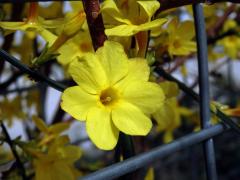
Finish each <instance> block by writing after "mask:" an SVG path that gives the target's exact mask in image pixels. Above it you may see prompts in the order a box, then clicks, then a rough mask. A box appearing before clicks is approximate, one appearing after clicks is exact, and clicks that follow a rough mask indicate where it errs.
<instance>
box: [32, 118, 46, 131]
mask: <svg viewBox="0 0 240 180" xmlns="http://www.w3.org/2000/svg"><path fill="white" fill-rule="evenodd" d="M32 120H33V121H34V123H35V125H36V126H37V128H38V129H39V130H40V131H42V132H45V133H48V127H47V126H46V124H45V123H44V122H43V120H42V119H41V118H39V117H37V116H33V117H32Z"/></svg>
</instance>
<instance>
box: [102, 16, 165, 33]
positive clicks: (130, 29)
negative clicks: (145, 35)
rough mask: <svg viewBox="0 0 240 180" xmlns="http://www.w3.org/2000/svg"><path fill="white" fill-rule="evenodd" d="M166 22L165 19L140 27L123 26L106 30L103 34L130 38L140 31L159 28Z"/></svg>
mask: <svg viewBox="0 0 240 180" xmlns="http://www.w3.org/2000/svg"><path fill="white" fill-rule="evenodd" d="M166 21H167V20H166V19H163V18H161V19H156V20H154V21H151V22H147V23H144V24H141V25H132V24H123V25H118V26H115V27H113V28H110V29H106V30H105V33H106V34H107V35H108V36H132V35H134V34H137V33H138V32H140V31H148V30H151V29H154V28H156V27H160V26H162V25H163V24H164V23H165V22H166Z"/></svg>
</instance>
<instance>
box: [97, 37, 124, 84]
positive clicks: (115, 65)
mask: <svg viewBox="0 0 240 180" xmlns="http://www.w3.org/2000/svg"><path fill="white" fill-rule="evenodd" d="M96 54H97V56H98V58H99V60H100V63H101V64H102V67H103V68H104V70H105V72H106V75H107V77H108V79H109V83H110V85H113V84H115V83H116V82H118V81H119V80H121V79H122V78H124V77H125V76H126V75H127V72H128V57H127V55H126V53H125V51H124V49H123V46H122V45H121V44H119V43H117V42H113V41H105V43H104V46H103V47H101V48H99V49H98V50H97V52H96ZM95 66H97V65H95ZM99 74H100V73H99V72H98V74H97V75H99Z"/></svg>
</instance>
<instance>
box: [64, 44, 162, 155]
mask: <svg viewBox="0 0 240 180" xmlns="http://www.w3.org/2000/svg"><path fill="white" fill-rule="evenodd" d="M69 73H70V75H71V76H72V77H73V79H74V81H76V83H77V84H78V85H77V86H74V87H70V88H68V89H66V90H65V91H64V92H63V95H62V103H61V107H62V109H63V110H65V111H66V112H68V113H69V114H70V115H72V116H73V117H74V118H76V119H77V120H86V129H87V133H88V135H89V137H90V139H91V140H92V141H93V143H94V144H96V146H97V147H98V148H100V149H104V150H110V149H113V148H114V147H115V145H116V143H117V140H118V135H119V131H122V132H124V133H125V134H129V135H146V134H147V133H148V132H149V131H150V130H151V127H152V122H151V120H150V118H149V116H150V114H151V113H154V112H155V111H156V109H157V108H160V107H161V105H162V104H163V99H164V95H163V92H162V90H161V88H160V87H159V86H158V85H157V84H155V83H151V82H148V78H149V73H150V70H149V67H148V65H147V62H146V60H145V59H141V58H132V59H129V60H128V58H127V55H126V54H125V52H124V49H123V47H122V46H121V45H120V44H119V43H116V42H112V41H106V42H105V43H104V46H103V47H101V48H99V49H98V50H97V52H96V53H95V54H93V53H87V54H85V55H84V56H83V57H81V58H79V60H78V61H74V62H73V63H71V64H70V67H69Z"/></svg>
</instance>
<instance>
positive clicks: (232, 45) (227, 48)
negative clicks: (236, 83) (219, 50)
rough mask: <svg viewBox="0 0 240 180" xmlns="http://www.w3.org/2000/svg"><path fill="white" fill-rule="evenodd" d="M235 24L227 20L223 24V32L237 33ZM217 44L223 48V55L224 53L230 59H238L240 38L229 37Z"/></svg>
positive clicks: (237, 36)
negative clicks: (231, 31)
mask: <svg viewBox="0 0 240 180" xmlns="http://www.w3.org/2000/svg"><path fill="white" fill-rule="evenodd" d="M237 28H238V25H237V22H236V21H234V20H227V21H226V23H225V24H224V27H223V31H224V32H227V31H229V30H235V31H238V29H237ZM218 44H219V45H221V46H223V48H224V53H226V54H227V55H228V56H229V57H230V58H231V59H236V58H238V57H240V53H239V51H240V36H239V35H230V36H227V37H225V38H223V39H221V40H220V41H218Z"/></svg>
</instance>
